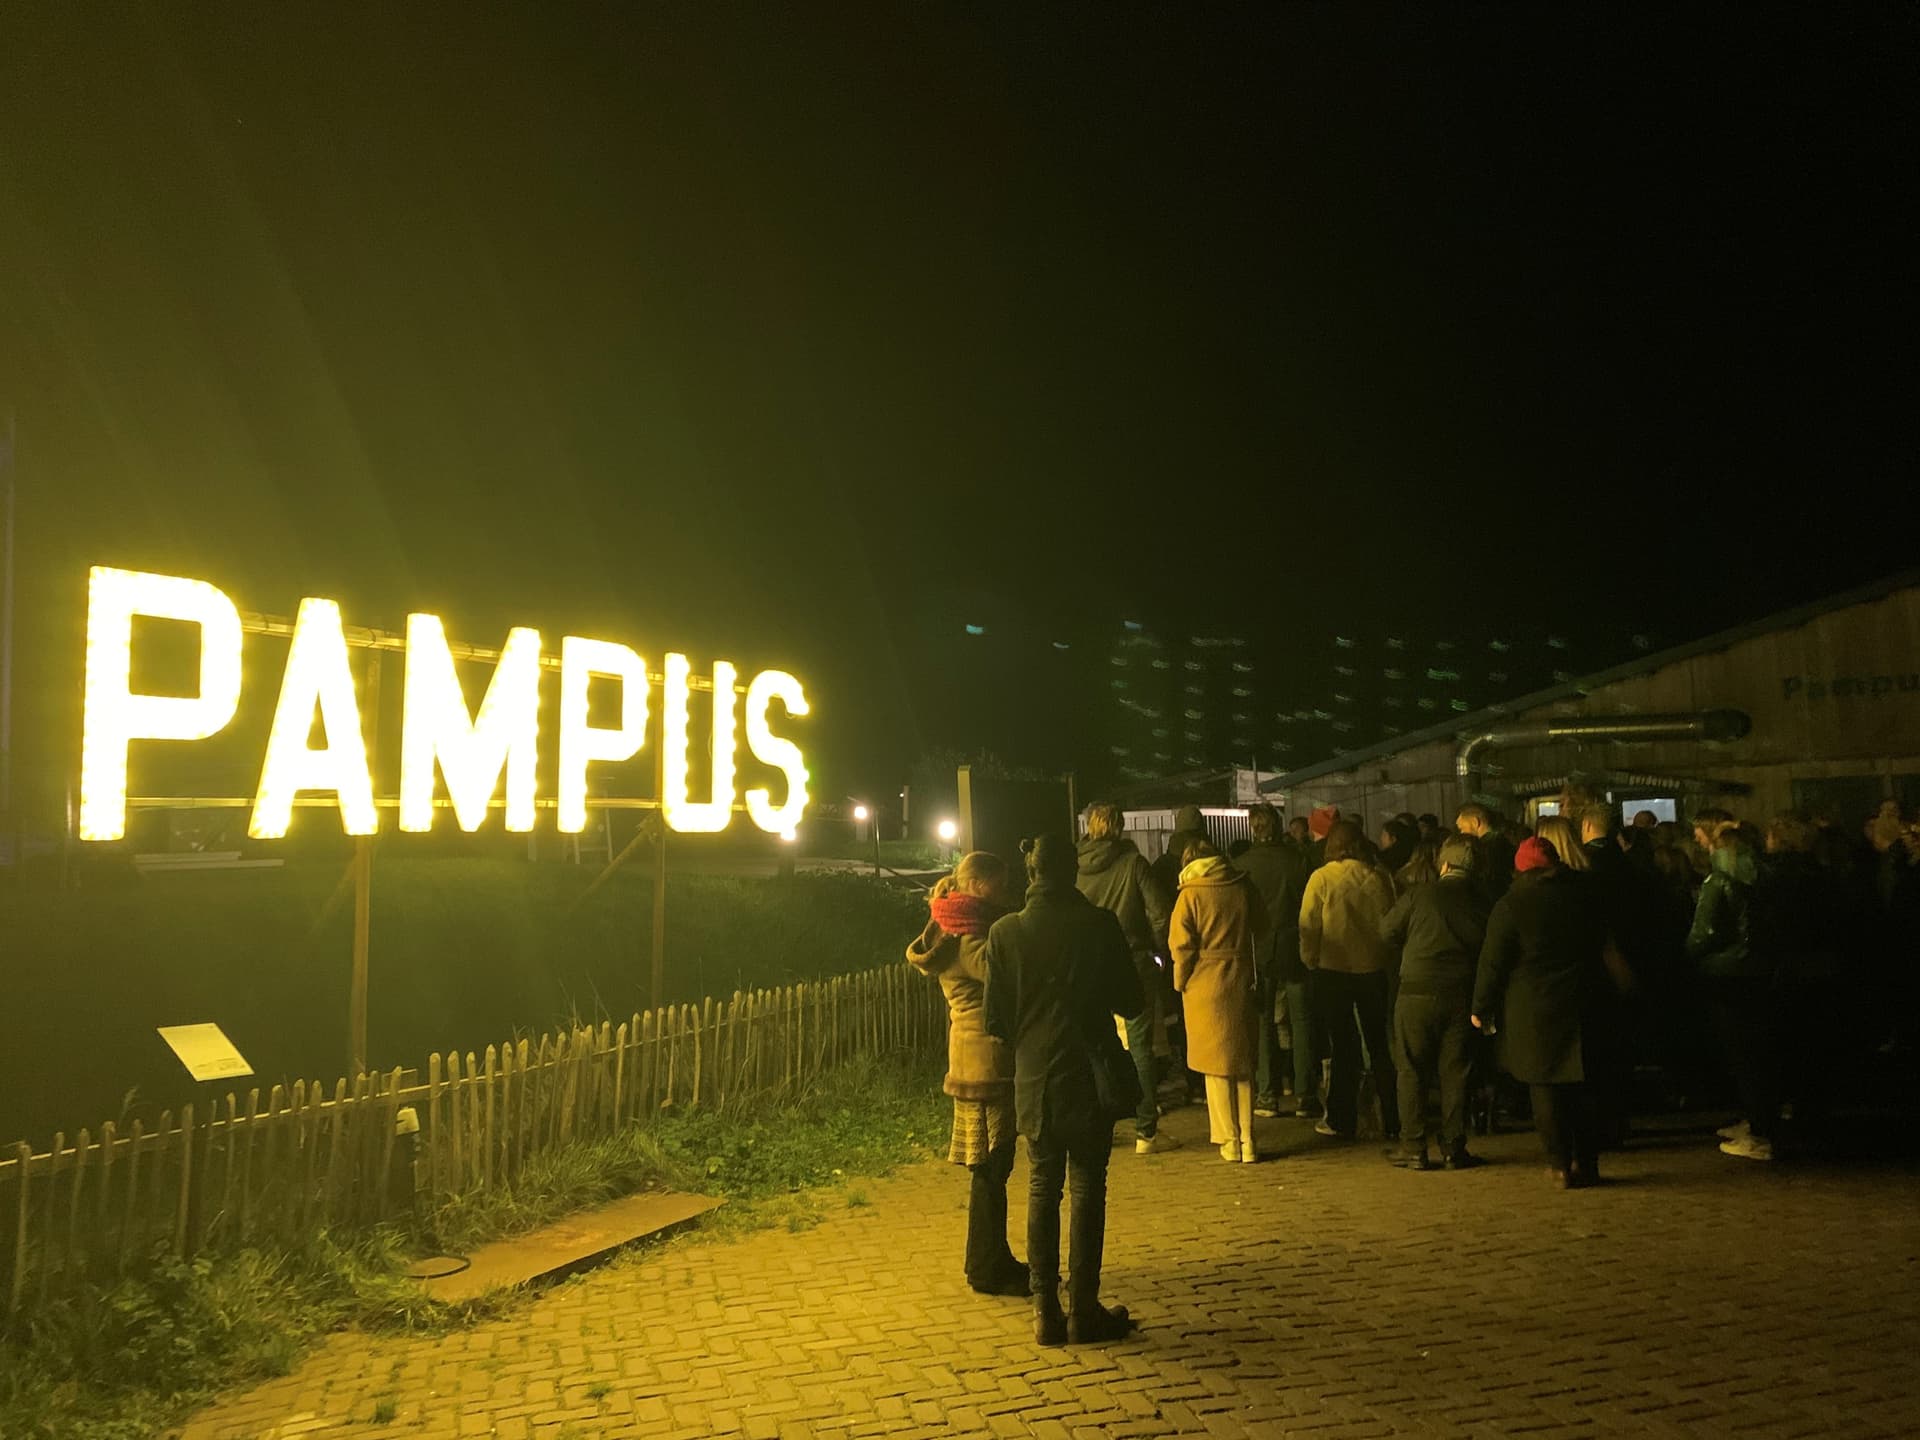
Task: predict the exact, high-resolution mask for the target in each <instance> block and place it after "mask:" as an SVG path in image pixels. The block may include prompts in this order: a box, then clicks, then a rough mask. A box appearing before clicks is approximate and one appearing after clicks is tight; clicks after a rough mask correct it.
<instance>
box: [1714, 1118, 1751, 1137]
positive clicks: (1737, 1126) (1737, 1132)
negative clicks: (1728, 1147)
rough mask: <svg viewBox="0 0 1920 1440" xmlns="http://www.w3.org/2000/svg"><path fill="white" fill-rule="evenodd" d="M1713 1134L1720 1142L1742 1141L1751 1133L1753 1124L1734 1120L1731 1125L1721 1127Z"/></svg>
mask: <svg viewBox="0 0 1920 1440" xmlns="http://www.w3.org/2000/svg"><path fill="white" fill-rule="evenodd" d="M1713 1133H1714V1134H1716V1135H1718V1136H1719V1137H1720V1138H1721V1139H1722V1140H1744V1139H1746V1138H1747V1136H1749V1135H1751V1134H1752V1133H1753V1124H1752V1122H1751V1121H1747V1120H1736V1121H1735V1122H1734V1123H1733V1124H1731V1125H1722V1126H1721V1127H1720V1128H1719V1129H1718V1130H1716V1131H1714V1132H1713Z"/></svg>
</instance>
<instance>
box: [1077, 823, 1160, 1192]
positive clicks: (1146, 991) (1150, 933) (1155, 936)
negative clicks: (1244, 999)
mask: <svg viewBox="0 0 1920 1440" xmlns="http://www.w3.org/2000/svg"><path fill="white" fill-rule="evenodd" d="M1126 824H1127V822H1126V816H1125V814H1124V812H1123V811H1122V810H1121V809H1120V807H1119V806H1118V805H1111V804H1105V803H1102V804H1098V805H1093V806H1090V807H1088V810H1087V835H1086V838H1085V839H1084V840H1082V841H1081V842H1080V856H1079V858H1080V876H1079V879H1078V880H1076V881H1075V882H1074V883H1075V884H1076V885H1077V886H1078V888H1079V890H1080V893H1081V894H1082V895H1084V896H1086V897H1087V899H1089V900H1091V901H1092V902H1093V903H1094V904H1096V905H1098V906H1099V907H1100V908H1101V909H1102V910H1107V911H1111V912H1112V913H1113V916H1114V918H1115V919H1117V920H1118V921H1119V922H1120V930H1121V933H1122V934H1124V935H1125V936H1126V937H1127V948H1128V950H1130V951H1131V952H1132V953H1133V968H1134V972H1135V973H1136V974H1137V975H1138V976H1139V978H1140V991H1141V994H1143V995H1144V996H1145V997H1146V1006H1145V1008H1144V1009H1143V1010H1141V1012H1140V1013H1139V1014H1138V1015H1129V1016H1128V1017H1127V1050H1128V1053H1129V1054H1131V1055H1132V1056H1133V1064H1134V1069H1135V1070H1136V1071H1138V1073H1139V1076H1140V1108H1139V1109H1138V1110H1136V1111H1135V1112H1134V1116H1133V1136H1134V1139H1133V1148H1134V1152H1135V1153H1136V1154H1139V1155H1152V1154H1156V1153H1158V1152H1160V1151H1162V1150H1172V1149H1175V1148H1177V1146H1178V1143H1179V1142H1177V1141H1176V1140H1175V1139H1174V1138H1173V1137H1172V1136H1171V1135H1161V1134H1160V1105H1159V1101H1158V1100H1157V1098H1156V1096H1157V1093H1158V1090H1159V1085H1158V1083H1157V1082H1158V1079H1159V1076H1158V1073H1157V1071H1158V1067H1157V1066H1156V1065H1155V1063H1154V1056H1153V1043H1154V1039H1155V1031H1156V1029H1157V1028H1158V1027H1157V1026H1156V1025H1155V1023H1154V1022H1155V1020H1156V1019H1157V1017H1158V1014H1159V1010H1160V1007H1159V1003H1158V1001H1159V995H1160V990H1161V975H1160V967H1159V965H1158V964H1157V963H1156V962H1155V960H1154V958H1153V957H1154V956H1155V955H1156V954H1158V953H1163V952H1165V950H1166V948H1167V916H1168V914H1169V913H1170V912H1171V910H1172V901H1171V900H1170V898H1169V897H1168V896H1167V895H1166V893H1165V892H1163V891H1162V890H1161V888H1160V879H1159V877H1158V876H1157V875H1156V874H1155V873H1154V869H1153V867H1152V866H1151V865H1149V864H1148V863H1147V860H1146V857H1145V856H1144V855H1142V854H1141V853H1140V851H1139V849H1138V848H1137V847H1136V846H1135V845H1134V843H1133V841H1131V840H1129V839H1127V837H1126V834H1125V831H1126Z"/></svg>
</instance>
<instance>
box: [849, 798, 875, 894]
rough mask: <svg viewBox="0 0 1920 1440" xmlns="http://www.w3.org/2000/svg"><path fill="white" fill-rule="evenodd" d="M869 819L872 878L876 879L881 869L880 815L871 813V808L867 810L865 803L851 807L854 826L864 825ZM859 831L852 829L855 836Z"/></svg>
mask: <svg viewBox="0 0 1920 1440" xmlns="http://www.w3.org/2000/svg"><path fill="white" fill-rule="evenodd" d="M869 820H871V821H872V822H873V835H872V839H873V878H874V879H876V880H878V879H879V878H880V870H881V865H880V817H879V816H878V815H876V814H874V813H873V811H871V810H869V809H868V808H867V807H866V806H865V805H855V806H854V807H853V823H854V825H855V826H856V827H857V826H861V825H865V824H866V823H867V822H868V821H869ZM859 833H860V832H859V830H858V829H856V830H855V831H854V834H855V836H858V835H859Z"/></svg>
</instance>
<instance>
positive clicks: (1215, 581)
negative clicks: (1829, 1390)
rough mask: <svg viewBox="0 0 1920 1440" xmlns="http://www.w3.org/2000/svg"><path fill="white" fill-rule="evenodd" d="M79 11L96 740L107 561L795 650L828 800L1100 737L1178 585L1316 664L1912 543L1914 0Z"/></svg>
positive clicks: (9, 43)
mask: <svg viewBox="0 0 1920 1440" xmlns="http://www.w3.org/2000/svg"><path fill="white" fill-rule="evenodd" d="M30 8H31V10H32V13H31V14H23V13H22V12H21V10H20V8H19V7H12V6H9V7H7V8H6V10H5V12H4V14H0V410H9V409H10V410H11V411H12V412H13V414H14V415H15V416H16V418H17V424H18V430H19V443H18V458H17V473H18V483H19V493H20V527H21V528H20V536H21V542H20V543H21V563H22V573H21V578H20V605H21V622H20V623H21V642H20V643H21V646H22V657H21V681H20V689H21V697H20V701H19V705H20V719H19V722H18V724H19V728H20V732H21V738H20V741H19V746H20V751H21V755H20V763H21V765H22V767H23V768H24V769H27V770H30V771H32V772H33V774H34V775H35V776H37V777H39V782H40V788H41V789H42V790H44V789H45V788H46V785H45V782H46V780H47V777H49V776H52V775H55V774H56V773H57V771H58V768H59V767H60V766H62V765H64V764H66V763H68V761H69V759H70V756H71V753H72V752H73V751H74V750H75V749H77V723H76V722H75V720H74V711H75V710H76V708H77V707H76V705H75V704H74V700H73V696H74V692H75V687H76V685H77V675H78V670H79V660H80V654H81V649H80V638H79V637H80V633H81V626H82V623H83V619H84V583H85V570H86V566H87V565H89V564H91V563H96V562H101V563H113V564H121V565H128V566H133V567H137V568H151V569H158V570H166V571H174V572H176V573H183V574H189V575H195V576H199V577H202V578H206V579H209V580H213V581H215V582H216V583H219V584H221V585H223V586H224V587H225V588H227V589H228V590H229V591H230V593H232V594H233V595H234V596H235V598H236V600H238V601H239V603H240V604H241V606H242V608H243V609H253V610H261V611H267V612H273V613H281V614H290V613H291V612H292V610H293V608H294V606H295V604H296V603H297V601H298V599H299V597H300V596H301V595H303V594H322V595H331V596H333V597H335V598H338V599H339V600H341V602H342V603H343V605H344V607H345V608H346V611H347V616H348V619H349V621H350V622H352V623H366V624H384V625H388V626H392V627H395V628H397V627H398V626H399V625H400V623H401V621H402V617H403V616H404V614H405V613H406V611H407V610H409V609H428V610H434V611H436V612H438V613H440V614H442V615H444V616H446V617H447V618H448V622H449V626H450V628H451V630H452V631H453V633H454V634H455V635H456V638H464V639H468V640H471V641H474V642H475V643H481V644H495V643H498V639H499V636H500V634H501V633H502V632H503V630H504V627H505V626H506V625H508V624H511V623H522V624H535V625H539V626H541V627H542V628H543V629H546V630H548V631H549V632H550V633H551V635H552V636H554V637H556V638H557V636H558V635H559V634H560V633H563V632H565V631H573V632H576V633H585V634H600V635H605V636H607V637H609V638H619V639H624V640H627V641H629V643H632V644H634V645H635V646H636V648H639V649H640V650H641V651H642V653H644V654H647V655H649V656H650V657H657V656H658V655H659V653H661V652H662V651H663V650H665V649H667V648H670V647H671V648H684V649H687V650H689V651H690V652H691V653H692V654H693V655H694V656H695V657H696V664H699V663H701V658H702V657H705V656H710V655H711V654H712V653H714V652H715V651H716V650H718V651H719V652H720V653H723V654H726V655H728V656H729V657H730V658H733V659H736V660H737V661H738V662H739V663H741V664H742V666H743V667H745V668H747V669H748V670H751V669H752V668H754V667H758V666H761V665H767V664H783V665H785V666H788V667H789V668H792V669H794V670H795V671H797V672H798V673H800V674H802V675H803V676H805V677H807V679H808V680H809V682H810V685H811V688H812V690H813V692H814V696H815V700H816V707H817V720H816V723H815V725H814V727H813V731H812V735H811V745H812V748H813V750H814V752H815V758H816V762H817V763H816V770H818V771H821V772H823V773H822V780H823V785H822V787H821V788H822V793H823V795H824V797H825V798H829V799H832V798H838V796H839V795H840V794H844V793H863V792H864V791H866V790H867V789H868V788H870V787H875V786H879V785H883V784H885V783H887V782H889V781H892V780H896V779H898V778H899V777H900V775H902V774H903V773H904V772H905V770H906V767H907V766H908V764H909V763H910V762H911V761H912V760H913V759H914V758H915V757H916V756H917V755H919V754H921V753H922V752H923V751H925V750H927V749H928V748H930V747H932V746H934V745H937V744H957V745H964V746H972V745H977V744H985V745H990V746H992V747H993V748H995V749H997V750H1000V751H1001V752H1003V753H1005V754H1007V755H1008V756H1009V757H1010V758H1012V759H1016V760H1019V759H1034V760H1037V761H1044V762H1046V763H1049V764H1052V763H1060V762H1062V761H1063V760H1064V761H1068V762H1073V761H1076V760H1078V759H1079V758H1080V757H1079V756H1078V755H1077V754H1076V746H1077V745H1079V744H1080V740H1079V739H1078V738H1077V737H1078V733H1079V732H1078V731H1077V730H1076V728H1075V718H1074V717H1075V705H1074V698H1073V697H1075V696H1077V695H1079V694H1081V693H1082V692H1081V691H1080V690H1079V689H1078V688H1077V686H1078V682H1077V681H1074V680H1072V679H1071V675H1072V674H1073V672H1072V671H1071V670H1069V669H1067V668H1065V667H1068V666H1070V665H1071V664H1072V663H1074V662H1073V661H1072V660H1071V659H1063V658H1062V657H1063V655H1064V656H1069V657H1070V656H1073V655H1074V654H1076V653H1077V652H1073V651H1068V652H1061V651H1057V650H1055V649H1053V648H1052V646H1051V644H1050V641H1051V640H1052V639H1054V638H1059V639H1063V640H1068V641H1071V642H1073V643H1075V644H1080V645H1083V648H1084V645H1085V644H1090V643H1091V637H1093V636H1094V635H1095V634H1097V633H1099V632H1100V631H1101V629H1102V628H1103V627H1104V628H1106V629H1111V627H1112V626H1113V625H1114V624H1115V623H1116V622H1117V620H1118V619H1119V618H1120V617H1121V616H1122V615H1123V614H1125V615H1128V616H1133V615H1136V614H1137V615H1139V616H1142V617H1144V618H1145V619H1147V620H1149V621H1151V622H1152V623H1155V624H1164V625H1166V626H1169V627H1174V628H1176V629H1178V628H1179V627H1231V628H1233V629H1234V630H1235V631H1236V633H1244V634H1247V635H1249V636H1251V637H1253V639H1254V641H1255V643H1256V644H1257V645H1258V646H1259V647H1260V648H1261V651H1262V654H1263V657H1266V658H1267V659H1268V660H1269V661H1270V663H1272V664H1273V665H1276V666H1278V667H1280V668H1281V669H1282V671H1283V672H1285V671H1286V670H1287V669H1288V667H1297V668H1298V671H1299V673H1300V674H1301V675H1302V677H1303V678H1302V682H1301V683H1302V696H1303V698H1304V697H1306V696H1307V695H1308V694H1309V692H1310V691H1311V690H1312V687H1313V685H1317V684H1318V683H1320V682H1319V680H1318V678H1317V677H1316V678H1315V679H1314V680H1313V681H1312V683H1311V684H1309V682H1308V681H1307V679H1306V678H1305V677H1307V676H1308V675H1309V673H1312V667H1313V665H1314V664H1316V663H1320V662H1321V661H1323V659H1324V654H1323V652H1324V650H1325V647H1326V645H1327V643H1328V640H1329V637H1330V636H1331V635H1333V634H1335V633H1362V634H1366V633H1378V632H1380V631H1381V630H1382V629H1383V628H1386V627H1393V626H1396V625H1403V624H1407V623H1412V621H1411V619H1410V617H1421V618H1422V620H1423V622H1424V621H1428V620H1431V619H1432V618H1433V617H1435V616H1439V617H1443V619H1444V623H1445V624H1447V625H1450V626H1452V627H1454V628H1455V629H1457V630H1458V631H1459V632H1460V633H1462V634H1465V635H1474V634H1481V633H1488V632H1490V631H1492V630H1494V629H1496V628H1498V627H1500V626H1502V625H1506V624H1511V623H1513V617H1514V616H1516V615H1521V616H1525V617H1527V619H1528V620H1529V622H1531V623H1537V624H1540V625H1544V626H1549V627H1556V628H1559V629H1561V630H1563V631H1564V632H1566V633H1568V634H1570V635H1572V636H1573V637H1575V639H1576V641H1577V644H1578V650H1579V653H1580V655H1581V657H1582V658H1583V659H1584V660H1587V661H1590V662H1591V664H1592V665H1593V666H1597V665H1599V664H1602V663H1607V662H1610V661H1613V660H1618V659H1621V658H1624V657H1625V656H1626V654H1628V653H1629V650H1628V637H1629V636H1630V635H1633V634H1645V635H1653V636H1658V637H1660V638H1662V639H1663V640H1668V641H1672V640H1679V639H1684V638H1689V637H1691V636H1693V635H1697V634H1700V633H1704V632H1706V631H1709V630H1712V629H1714V628H1717V627H1719V626H1721V625H1725V624H1730V623H1735V622H1738V621H1741V620H1744V619H1747V618H1751V617H1753V616H1757V615H1759V614H1762V613H1764V612H1766V611H1769V610H1772V609H1775V608H1779V607H1781V606H1783V605H1786V604H1791V603H1797V602H1799V601H1803V600H1807V599H1811V598H1814V597H1816V596H1818V595H1821V594H1823V593H1827V592H1829V591H1833V590H1838V589H1842V588H1845V587H1847V586H1850V585H1852V584H1855V583H1858V582H1860V581H1863V580H1865V579H1868V578H1871V577H1873V576H1875V575H1877V574H1880V573H1884V572H1886V571H1889V570H1892V569H1895V568H1897V567H1899V566H1902V565H1905V564H1909V563H1911V557H1912V554H1913V526H1912V514H1913V508H1912V502H1911V500H1910V498H1909V497H1910V494H1911V488H1912V481H1913V457H1914V445H1913V426H1912V418H1911V417H1912V414H1913V409H1914V404H1913V395H1914V382H1915V379H1916V375H1915V366H1914V363H1913V322H1914V317H1915V312H1916V306H1915V304H1914V301H1915V298H1916V297H1915V294H1914V274H1915V270H1914V261H1913V254H1914V238H1915V237H1914V227H1913V223H1912V222H1913V207H1912V196H1913V195H1914V193H1915V186H1916V182H1917V181H1920V175H1917V174H1916V167H1915V163H1914V162H1915V154H1916V147H1915V120H1916V114H1915V111H1916V101H1915V89H1916V87H1915V86H1914V84H1913V76H1914V74H1915V73H1916V64H1915V62H1916V60H1920V45H1916V43H1915V42H1916V34H1915V30H1916V24H1915V20H1914V12H1913V11H1912V10H1911V9H1910V8H1908V7H1900V6H1894V5H1886V6H1879V7H1862V8H1858V9H1854V8H1850V7H1830V6H1809V7H1806V8H1805V9H1804V10H1802V11H1800V12H1797V13H1795V12H1787V11H1782V10H1778V9H1773V8H1770V7H1765V8H1763V7H1723V8H1719V9H1706V8H1697V7H1683V8H1684V9H1685V14H1684V15H1683V16H1680V17H1675V16H1674V15H1672V14H1671V13H1669V12H1670V9H1671V8H1672V7H1666V6H1647V7H1639V8H1634V7H1617V6H1616V7H1595V8H1593V9H1592V10H1591V11H1590V12H1586V13H1585V14H1584V17H1583V16H1582V15H1580V14H1572V15H1570V14H1569V13H1567V12H1566V11H1565V10H1564V9H1563V8H1561V7H1553V8H1551V9H1549V10H1543V11H1539V12H1535V11H1530V10H1524V9H1518V8H1501V9H1496V10H1484V11H1476V10H1468V9H1463V8H1459V7H1446V8H1444V9H1433V10H1418V11H1417V10H1415V9H1413V8H1411V7H1404V8H1383V7H1364V8H1362V7H1325V8H1308V7H1273V8H1269V9H1257V10H1256V9H1248V10H1244V11H1236V10H1230V9H1218V8H1213V9H1204V10H1203V9H1198V8H1189V7H1171V6H1156V7H1146V6H1140V7H1089V6H1064V5H1062V6H1052V7H1032V6H1027V5H1021V6H1014V7H1006V8H1001V7H994V6H981V5H968V6H964V7H963V6H958V5H951V6H933V5H915V6H904V5H903V6H896V7H886V6H869V7H857V12H856V7H844V8H842V7H825V8H824V9H819V8H817V7H773V6H724V7H709V6H685V7H656V6H615V5H600V6H586V5H569V6H557V5H543V6H520V7H492V6H489V7H472V6H459V7H438V6H430V5H409V6H390V5H388V6H369V7H365V8H359V7H338V6H327V7H310V8H303V7H281V6H273V7H265V8H262V7H257V6H233V7H191V9H188V8H186V7H174V8H173V9H172V10H170V11H169V12H168V13H166V14H162V12H161V11H160V10H159V9H158V8H156V7H139V8H126V7H114V8H111V9H109V8H106V7H88V8H85V9H81V8H77V7H54V6H43V7H30ZM1036 11H1037V13H1036ZM983 617H986V618H988V619H990V620H991V624H990V625H989V633H988V635H987V636H985V637H983V638H982V640H981V641H978V642H970V641H969V640H968V638H967V637H966V636H965V635H964V634H963V632H962V626H963V624H964V623H966V622H968V621H970V620H972V621H979V620H981V619H982V618H983ZM969 644H971V645H972V648H971V649H968V646H969ZM1322 668H1324V666H1322ZM1306 758H1309V757H1302V760H1303V763H1304V761H1305V759H1306ZM246 785H247V786H248V787H249V788H250V779H249V780H248V781H247V782H246Z"/></svg>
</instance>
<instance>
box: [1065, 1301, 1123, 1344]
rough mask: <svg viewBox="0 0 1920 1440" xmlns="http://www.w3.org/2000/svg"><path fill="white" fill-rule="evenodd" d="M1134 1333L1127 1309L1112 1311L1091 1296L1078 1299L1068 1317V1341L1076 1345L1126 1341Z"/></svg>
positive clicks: (1120, 1308) (1114, 1307)
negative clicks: (1105, 1341)
mask: <svg viewBox="0 0 1920 1440" xmlns="http://www.w3.org/2000/svg"><path fill="white" fill-rule="evenodd" d="M1132 1333H1133V1320H1132V1317H1130V1316H1129V1315H1128V1314H1127V1307H1126V1306H1124V1305H1115V1306H1113V1307H1112V1308H1111V1309H1109V1308H1108V1307H1107V1306H1105V1305H1102V1304H1101V1303H1100V1302H1099V1301H1098V1300H1097V1299H1095V1298H1094V1297H1093V1296H1091V1295H1086V1296H1080V1297H1077V1298H1076V1299H1075V1300H1074V1302H1073V1311H1072V1313H1071V1314H1069V1315H1068V1316H1067V1340H1068V1342H1069V1343H1070V1344H1074V1345H1094V1344H1098V1343H1100V1342H1101V1341H1103V1340H1124V1339H1126V1338H1127V1336H1128V1335H1130V1334H1132Z"/></svg>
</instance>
